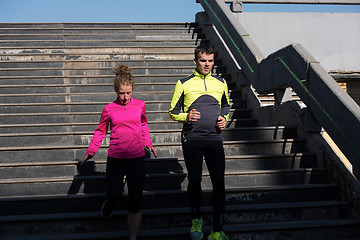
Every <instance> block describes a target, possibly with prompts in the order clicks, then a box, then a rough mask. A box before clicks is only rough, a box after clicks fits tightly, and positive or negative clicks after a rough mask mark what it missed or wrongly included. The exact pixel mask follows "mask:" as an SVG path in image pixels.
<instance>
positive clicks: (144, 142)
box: [86, 98, 152, 159]
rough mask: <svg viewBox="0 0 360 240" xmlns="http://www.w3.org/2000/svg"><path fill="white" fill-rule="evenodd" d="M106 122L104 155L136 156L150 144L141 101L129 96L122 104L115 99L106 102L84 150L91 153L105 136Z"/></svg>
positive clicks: (115, 156)
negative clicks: (129, 98) (107, 144)
mask: <svg viewBox="0 0 360 240" xmlns="http://www.w3.org/2000/svg"><path fill="white" fill-rule="evenodd" d="M109 124H110V131H111V134H110V145H109V150H108V155H109V156H110V157H114V158H123V159H128V158H137V157H141V156H144V155H145V150H144V147H152V143H151V139H150V132H149V126H148V123H147V118H146V106H145V102H144V101H141V100H138V99H134V98H131V101H130V102H129V103H127V104H126V105H124V104H122V103H121V102H120V101H119V100H115V101H114V102H112V103H109V104H107V105H106V106H105V107H104V109H103V111H102V113H101V119H100V123H99V126H98V127H97V128H96V130H95V132H94V136H93V138H92V140H91V143H90V145H89V148H88V150H87V151H86V154H91V155H95V153H96V152H97V150H98V149H99V148H100V146H101V143H102V141H103V140H104V138H105V137H106V133H107V131H108V126H109Z"/></svg>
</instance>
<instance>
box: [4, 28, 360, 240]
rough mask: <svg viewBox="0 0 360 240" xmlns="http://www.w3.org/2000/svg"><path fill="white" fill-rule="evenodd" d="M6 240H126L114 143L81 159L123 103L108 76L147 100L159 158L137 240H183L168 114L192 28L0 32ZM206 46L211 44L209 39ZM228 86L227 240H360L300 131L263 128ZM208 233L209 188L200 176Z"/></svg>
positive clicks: (179, 166) (188, 57)
mask: <svg viewBox="0 0 360 240" xmlns="http://www.w3.org/2000/svg"><path fill="white" fill-rule="evenodd" d="M0 26H1V27H0V59H1V61H0V109H1V111H0V129H1V130H0V238H1V239H3V240H10V239H23V240H30V239H34V240H35V239H36V240H42V239H66V240H70V239H74V240H75V239H86V240H90V239H127V236H128V234H127V224H126V215H127V211H126V210H125V209H126V201H127V199H126V194H125V199H124V201H123V202H122V203H119V205H118V206H117V208H116V211H115V213H114V216H113V218H111V219H109V220H104V219H102V217H101V216H100V208H101V205H102V202H103V200H104V197H105V194H104V172H105V163H106V156H107V146H108V143H109V140H108V139H106V140H104V144H103V146H102V147H101V148H100V150H99V152H98V153H97V155H96V156H95V158H94V159H92V160H91V161H89V162H88V163H87V164H86V165H85V166H80V165H79V161H81V159H82V158H83V157H84V155H85V151H86V149H87V146H88V144H89V143H90V141H91V137H92V134H93V132H94V130H95V128H96V126H97V124H98V122H99V119H100V113H101V111H102V108H103V107H104V106H105V104H107V103H109V102H112V101H113V100H114V99H115V98H116V94H115V93H114V90H113V83H112V81H113V76H114V74H113V73H112V67H114V66H115V65H117V64H118V63H123V64H126V65H128V66H130V67H131V68H132V69H133V74H134V76H135V80H136V86H135V89H134V95H133V97H134V98H138V99H142V100H144V101H146V105H147V117H148V120H149V127H150V131H151V137H152V140H153V144H154V146H155V147H156V150H157V152H158V156H159V158H157V159H154V158H152V155H150V154H149V155H148V156H147V158H146V171H147V176H146V186H145V192H144V197H143V207H144V210H143V222H142V226H141V231H140V236H139V239H149V240H150V239H157V240H158V239H174V240H176V239H188V237H187V236H188V231H189V227H190V226H189V224H190V217H191V214H190V209H189V207H188V202H187V198H186V186H187V180H186V168H185V164H184V159H183V156H182V150H181V145H180V131H181V124H179V123H177V122H173V121H171V119H170V118H169V116H168V108H169V105H170V100H171V97H172V92H173V88H174V86H175V83H176V81H177V80H178V79H180V78H183V77H185V76H187V75H188V74H190V73H192V71H193V68H194V65H193V62H192V59H193V51H194V47H195V46H196V45H198V44H199V43H200V42H201V41H206V39H205V38H204V37H205V36H203V35H202V34H201V33H200V32H201V29H197V28H196V25H195V24H188V23H181V24H177V23H171V24H170V23H169V24H151V23H149V24H130V23H119V24H115V23H113V24H110V23H109V24H95V23H92V24H86V23H81V24H74V23H66V24H65V23H64V24H0ZM203 38H204V39H203ZM214 73H216V74H218V75H219V76H223V77H225V78H226V79H227V81H228V85H229V88H230V101H231V106H232V107H231V116H230V120H229V123H228V128H227V129H226V130H225V131H224V132H223V136H224V139H225V142H224V146H225V153H226V157H227V158H226V200H227V207H226V215H225V219H224V222H225V226H224V228H225V231H226V232H227V233H228V235H229V236H230V239H234V240H236V239H263V240H274V239H308V240H310V239H311V240H313V239H316V240H319V239H359V236H360V235H359V234H360V230H359V226H360V223H359V221H356V220H353V219H351V218H350V212H349V208H348V203H347V202H344V201H341V200H339V199H340V197H339V196H338V192H337V185H336V184H333V183H330V181H329V180H328V177H327V170H326V169H324V168H320V167H318V165H317V162H318V161H317V159H316V156H315V154H313V153H311V152H308V151H307V150H306V147H305V140H304V139H299V138H297V135H296V133H297V130H296V129H294V128H289V127H286V126H270V127H258V126H257V120H256V119H253V118H252V114H251V109H248V108H247V107H246V100H244V99H242V97H241V92H239V91H238V90H237V89H236V84H235V79H228V78H227V76H226V66H223V65H222V63H221V61H217V64H216V67H215V70H214ZM203 189H204V197H203V206H204V207H203V211H204V213H205V216H204V221H205V225H206V226H205V228H204V231H205V234H206V235H207V234H208V233H209V232H210V231H211V225H212V222H211V221H212V220H211V219H212V215H211V211H212V209H211V200H210V197H211V183H210V179H209V175H208V173H207V171H206V167H205V168H204V174H203Z"/></svg>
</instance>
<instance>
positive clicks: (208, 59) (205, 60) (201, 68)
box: [194, 53, 214, 75]
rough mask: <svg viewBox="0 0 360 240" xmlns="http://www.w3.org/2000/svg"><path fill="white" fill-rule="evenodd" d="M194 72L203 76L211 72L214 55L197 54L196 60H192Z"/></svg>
mask: <svg viewBox="0 0 360 240" xmlns="http://www.w3.org/2000/svg"><path fill="white" fill-rule="evenodd" d="M194 63H195V64H196V70H197V71H198V72H200V73H202V74H204V75H206V74H209V73H210V72H211V69H212V67H213V66H214V54H206V53H199V54H198V59H194Z"/></svg>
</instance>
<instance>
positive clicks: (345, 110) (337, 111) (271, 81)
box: [197, 0, 360, 174]
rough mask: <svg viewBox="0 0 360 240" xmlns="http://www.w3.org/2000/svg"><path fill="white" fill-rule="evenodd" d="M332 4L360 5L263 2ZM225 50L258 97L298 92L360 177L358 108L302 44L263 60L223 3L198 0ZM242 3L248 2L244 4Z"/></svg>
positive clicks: (245, 0) (295, 0)
mask: <svg viewBox="0 0 360 240" xmlns="http://www.w3.org/2000/svg"><path fill="white" fill-rule="evenodd" d="M259 1H261V2H276V3H279V2H302V3H306V2H317V3H319V2H332V4H339V3H340V2H341V3H342V4H345V3H347V4H350V3H352V4H359V1H351V0H350V1H349V0H347V1H330V0H328V1H321V0H317V1H304V0H292V1H291V0H288V1H281V0H278V1H274V0H273V1H265V0H256V1H255V0H254V1H252V2H256V3H258V2H259ZM197 2H198V3H200V4H201V5H202V7H203V8H204V9H205V12H206V14H207V17H208V18H209V21H210V22H211V24H213V26H214V27H215V28H216V31H217V32H218V33H219V35H220V36H221V38H222V41H223V42H224V43H225V44H226V45H227V48H228V50H229V51H230V52H231V53H232V55H233V58H234V59H235V61H236V62H237V64H238V65H239V66H240V67H241V70H242V72H243V74H244V75H245V76H246V79H247V80H248V81H249V84H251V85H253V86H254V87H255V89H256V91H257V92H258V93H267V92H276V91H280V92H281V91H283V92H284V91H285V89H286V88H287V87H291V88H292V89H294V90H295V92H296V93H297V95H298V96H299V97H300V99H301V101H303V102H304V103H305V104H306V106H307V108H308V111H309V112H310V114H311V115H312V116H313V117H314V118H315V119H316V121H317V123H316V124H317V125H318V126H319V127H322V128H324V129H325V131H326V132H327V133H328V134H329V135H330V137H331V138H332V139H333V140H334V142H335V143H336V144H337V146H338V147H339V148H340V149H341V151H342V152H343V153H344V155H345V156H346V157H347V158H348V160H349V161H350V163H351V164H352V166H353V171H354V173H358V174H359V173H360V134H359V133H360V107H359V105H357V104H356V102H355V101H354V100H353V99H352V98H351V97H350V96H349V95H348V94H347V93H346V92H345V91H344V90H343V89H342V88H341V87H340V86H339V85H338V84H337V83H336V81H335V80H334V79H333V78H332V77H331V76H330V75H329V74H328V73H327V72H326V71H325V69H324V68H322V67H321V65H320V64H319V63H318V62H317V61H316V59H315V58H313V57H312V56H311V55H310V53H308V52H307V51H306V50H305V49H304V48H303V47H302V46H301V45H300V44H291V45H289V46H287V47H285V48H283V49H280V50H279V51H277V52H275V53H273V54H271V55H269V56H268V57H266V58H264V57H263V55H262V53H261V52H260V50H259V49H258V48H257V46H256V45H255V44H254V42H253V41H252V39H251V38H250V36H249V34H248V33H247V32H246V31H245V29H244V28H243V27H242V26H241V24H240V23H239V22H238V21H237V20H236V19H235V17H234V16H233V13H232V12H231V11H230V9H229V7H228V6H227V5H226V3H225V2H238V1H235V0H234V1H224V0H197ZM242 2H250V0H244V1H242Z"/></svg>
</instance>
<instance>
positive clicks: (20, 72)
mask: <svg viewBox="0 0 360 240" xmlns="http://www.w3.org/2000/svg"><path fill="white" fill-rule="evenodd" d="M193 71H194V66H193V65H188V66H177V67H176V68H174V67H172V66H168V67H167V66H147V67H132V73H133V74H137V75H139V74H142V75H151V74H191V73H192V72H193ZM0 74H1V75H2V76H69V75H70V76H90V75H112V76H114V74H113V70H112V68H109V67H103V68H86V67H84V68H71V69H70V68H69V69H63V68H2V69H0Z"/></svg>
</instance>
